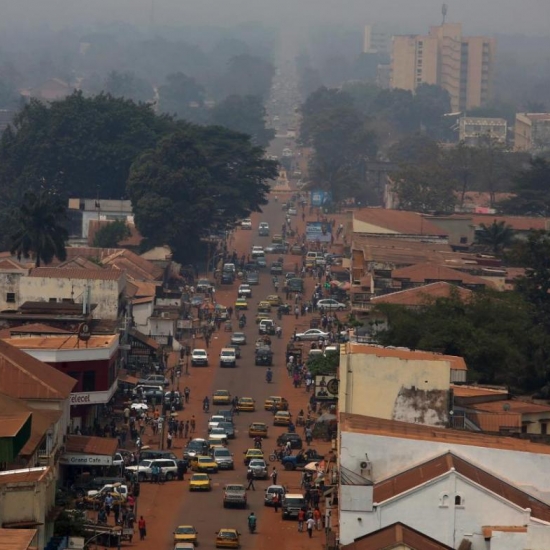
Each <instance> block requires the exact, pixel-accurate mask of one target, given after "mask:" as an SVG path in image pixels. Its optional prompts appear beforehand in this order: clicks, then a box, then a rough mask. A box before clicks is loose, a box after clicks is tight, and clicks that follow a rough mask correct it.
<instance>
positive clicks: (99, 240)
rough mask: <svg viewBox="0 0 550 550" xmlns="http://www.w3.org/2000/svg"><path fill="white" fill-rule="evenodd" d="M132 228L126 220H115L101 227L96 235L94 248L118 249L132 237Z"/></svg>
mask: <svg viewBox="0 0 550 550" xmlns="http://www.w3.org/2000/svg"><path fill="white" fill-rule="evenodd" d="M131 234H132V233H131V231H130V228H129V227H128V225H127V223H126V222H125V221H124V220H114V221H112V222H110V223H108V224H105V225H104V226H103V227H100V228H99V229H98V230H97V232H96V234H95V235H94V246H97V247H99V248H116V247H117V246H118V245H119V244H120V242H121V241H123V240H124V239H127V238H128V237H129V236H130V235H131Z"/></svg>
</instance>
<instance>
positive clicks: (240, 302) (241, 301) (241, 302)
mask: <svg viewBox="0 0 550 550" xmlns="http://www.w3.org/2000/svg"><path fill="white" fill-rule="evenodd" d="M235 309H248V302H247V301H246V298H237V300H236V302H235Z"/></svg>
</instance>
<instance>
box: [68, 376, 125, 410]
mask: <svg viewBox="0 0 550 550" xmlns="http://www.w3.org/2000/svg"><path fill="white" fill-rule="evenodd" d="M117 386H118V381H117V380H115V382H114V384H113V385H112V386H111V387H110V389H108V390H107V391H88V392H78V393H71V406H73V407H74V406H77V405H104V404H105V403H109V401H110V400H111V397H113V394H114V393H115V391H116V389H117Z"/></svg>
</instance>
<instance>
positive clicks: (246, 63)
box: [216, 54, 275, 100]
mask: <svg viewBox="0 0 550 550" xmlns="http://www.w3.org/2000/svg"><path fill="white" fill-rule="evenodd" d="M274 74H275V69H274V67H273V65H272V64H271V63H269V62H268V61H266V60H265V59H262V58H261V57H256V56H254V55H248V54H242V55H237V56H235V57H233V58H231V59H230V60H229V63H228V67H227V71H226V72H225V74H224V75H223V76H222V77H221V79H220V80H219V82H218V85H217V87H216V96H217V97H218V98H220V99H223V98H224V97H227V96H230V95H240V96H247V95H253V96H258V97H260V98H262V100H264V99H265V98H267V96H268V95H269V92H270V90H271V81H272V79H273V75H274Z"/></svg>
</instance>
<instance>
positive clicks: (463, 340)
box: [377, 292, 550, 391]
mask: <svg viewBox="0 0 550 550" xmlns="http://www.w3.org/2000/svg"><path fill="white" fill-rule="evenodd" d="M377 311H378V312H382V313H384V314H385V315H386V316H387V319H388V327H389V328H388V329H387V330H386V331H384V332H382V333H380V334H379V340H380V343H381V344H383V345H392V346H406V347H409V348H411V349H419V350H426V351H434V352H439V353H444V354H448V355H456V356H461V357H464V359H465V361H466V364H467V365H468V370H469V372H468V376H469V379H470V380H477V381H478V382H480V383H485V384H504V385H508V386H511V387H512V388H514V389H517V390H521V391H531V390H535V389H537V388H540V387H542V386H544V385H545V384H546V383H547V381H548V378H549V376H548V375H549V373H548V368H547V366H546V365H547V358H548V354H549V352H550V341H549V340H548V338H547V336H546V333H545V329H544V328H543V327H542V326H541V325H539V324H538V323H537V322H536V320H535V319H534V318H533V316H532V309H531V306H530V305H529V304H528V303H527V302H526V301H524V300H523V299H522V297H521V296H519V295H517V294H515V293H508V294H504V293H495V294H492V293H489V292H486V293H485V292H484V293H476V294H475V295H474V296H473V297H472V299H471V300H470V301H468V302H465V303H464V302H462V301H460V298H459V297H458V296H456V295H455V296H452V297H450V298H446V299H439V300H436V301H435V302H434V303H432V304H426V305H425V306H422V307H421V308H419V309H409V308H406V307H403V306H395V305H392V306H388V305H385V306H378V308H377Z"/></svg>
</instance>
